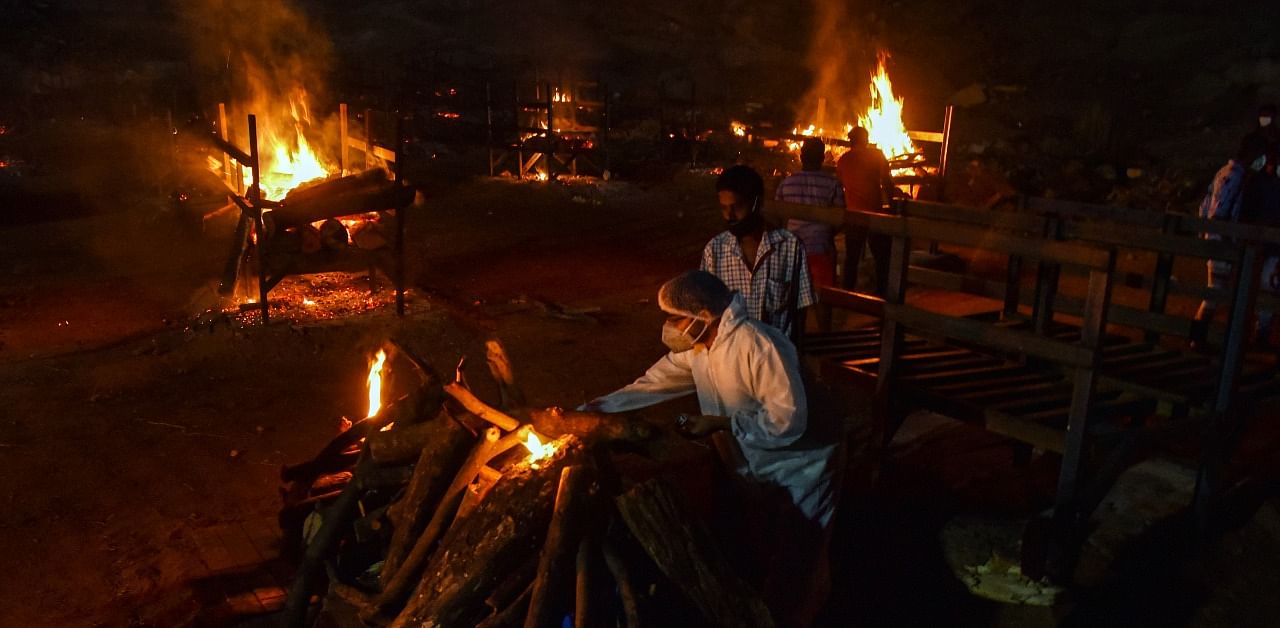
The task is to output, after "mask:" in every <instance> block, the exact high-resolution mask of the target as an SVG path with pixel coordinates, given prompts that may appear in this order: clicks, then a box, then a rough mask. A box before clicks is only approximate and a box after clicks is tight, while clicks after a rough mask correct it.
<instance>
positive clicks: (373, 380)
mask: <svg viewBox="0 0 1280 628" xmlns="http://www.w3.org/2000/svg"><path fill="white" fill-rule="evenodd" d="M386 361H387V352H386V351H383V350H381V349H379V350H378V354H377V355H375V356H374V358H373V362H372V363H371V364H370V365H369V379H368V382H369V413H368V414H367V415H365V416H367V417H372V416H374V415H376V414H378V410H381V409H382V365H383V364H385V363H386Z"/></svg>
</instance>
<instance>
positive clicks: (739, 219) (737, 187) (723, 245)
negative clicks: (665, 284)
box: [702, 166, 815, 344]
mask: <svg viewBox="0 0 1280 628" xmlns="http://www.w3.org/2000/svg"><path fill="white" fill-rule="evenodd" d="M716 192H717V193H718V194H719V197H720V198H719V200H720V211H721V214H722V215H723V216H724V220H725V226H726V228H725V230H724V231H723V232H721V233H720V234H719V235H717V236H716V237H714V238H712V239H711V241H710V242H708V243H707V246H706V247H705V248H703V249H702V270H705V271H707V272H709V273H711V274H713V275H715V276H716V277H719V278H720V281H723V282H724V284H725V285H726V286H728V287H729V289H730V290H735V291H737V292H739V293H741V294H742V298H743V300H744V301H745V306H746V312H747V315H748V316H750V317H752V318H754V319H756V320H758V321H761V322H763V323H766V324H768V325H772V326H773V327H775V328H777V329H778V330H779V331H781V332H782V334H783V335H784V336H786V337H788V338H790V339H791V341H792V342H794V343H797V344H799V340H800V336H801V335H802V334H803V333H804V315H803V313H804V309H805V308H807V307H809V306H810V305H813V302H814V301H815V299H814V296H813V284H812V283H811V282H810V281H809V270H808V265H807V264H805V259H804V249H803V247H802V246H801V245H800V240H798V239H797V238H796V237H795V236H793V235H791V232H790V231H787V230H786V229H776V228H773V227H770V226H769V225H767V224H765V219H764V214H763V213H761V210H762V206H763V203H764V179H762V178H760V175H759V174H757V173H756V171H755V170H752V169H751V168H748V167H747V166H733V167H731V168H728V169H726V170H725V171H724V173H722V174H721V175H720V178H718V179H716Z"/></svg>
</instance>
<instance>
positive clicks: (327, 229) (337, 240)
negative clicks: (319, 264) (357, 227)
mask: <svg viewBox="0 0 1280 628" xmlns="http://www.w3.org/2000/svg"><path fill="white" fill-rule="evenodd" d="M350 244H351V235H350V234H349V233H347V226H346V225H344V224H342V222H341V221H338V220H335V219H333V218H330V219H328V220H326V221H324V222H322V223H320V246H321V247H323V248H325V249H328V250H330V251H342V250H344V249H346V248H347V246H349V245H350Z"/></svg>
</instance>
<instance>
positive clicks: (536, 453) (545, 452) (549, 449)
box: [524, 428, 556, 462]
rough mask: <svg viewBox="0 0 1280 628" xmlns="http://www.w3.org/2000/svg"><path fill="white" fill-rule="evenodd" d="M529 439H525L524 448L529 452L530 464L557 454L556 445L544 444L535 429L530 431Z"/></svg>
mask: <svg viewBox="0 0 1280 628" xmlns="http://www.w3.org/2000/svg"><path fill="white" fill-rule="evenodd" d="M527 433H528V437H527V438H526V439H525V442H524V447H525V449H528V450H529V462H537V461H539V460H542V459H543V458H546V457H548V456H550V455H551V454H554V453H556V447H555V445H552V444H551V443H546V444H543V442H542V440H541V439H539V438H538V435H537V434H535V433H534V432H533V429H532V428H531V429H529V430H528V432H527Z"/></svg>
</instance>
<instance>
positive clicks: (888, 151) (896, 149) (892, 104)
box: [845, 52, 916, 159]
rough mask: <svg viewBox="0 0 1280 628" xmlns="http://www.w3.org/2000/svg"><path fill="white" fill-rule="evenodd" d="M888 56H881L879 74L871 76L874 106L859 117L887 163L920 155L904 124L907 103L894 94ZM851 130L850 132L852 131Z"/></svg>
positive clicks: (860, 122) (869, 88) (872, 102)
mask: <svg viewBox="0 0 1280 628" xmlns="http://www.w3.org/2000/svg"><path fill="white" fill-rule="evenodd" d="M885 57H886V55H885V53H883V52H881V53H880V58H879V62H878V63H877V64H876V72H875V74H872V75H871V85H870V86H869V87H868V91H869V92H870V93H871V106H869V107H867V112H866V113H864V114H860V115H859V116H858V125H859V126H861V127H862V128H864V129H866V130H867V135H869V136H870V139H871V143H872V144H875V145H876V146H878V147H880V152H882V153H884V156H885V159H892V158H894V157H901V156H903V155H911V154H914V153H915V152H916V148H915V145H913V144H912V143H911V137H910V136H909V135H907V127H906V125H905V124H903V123H902V105H903V102H904V100H903V99H902V98H901V97H898V96H895V95H894V93H893V82H892V81H890V80H889V73H888V72H887V71H885V67H884V61H885ZM852 128H853V127H852V126H848V127H847V129H846V131H845V132H846V133H847V132H848V130H850V129H852Z"/></svg>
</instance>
